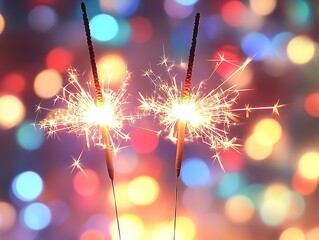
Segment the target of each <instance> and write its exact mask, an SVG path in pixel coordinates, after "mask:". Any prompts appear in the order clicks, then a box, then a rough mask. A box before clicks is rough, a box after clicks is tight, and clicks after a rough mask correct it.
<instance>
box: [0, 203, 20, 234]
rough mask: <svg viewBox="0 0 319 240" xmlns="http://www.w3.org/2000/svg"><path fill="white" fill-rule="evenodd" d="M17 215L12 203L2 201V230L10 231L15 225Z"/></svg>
mask: <svg viewBox="0 0 319 240" xmlns="http://www.w3.org/2000/svg"><path fill="white" fill-rule="evenodd" d="M16 215H17V213H16V210H15V208H14V206H13V205H12V204H10V203H8V202H4V201H0V232H5V231H8V230H10V229H11V228H12V227H13V226H14V223H15V221H16Z"/></svg>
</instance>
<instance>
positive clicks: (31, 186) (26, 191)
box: [12, 171, 44, 201]
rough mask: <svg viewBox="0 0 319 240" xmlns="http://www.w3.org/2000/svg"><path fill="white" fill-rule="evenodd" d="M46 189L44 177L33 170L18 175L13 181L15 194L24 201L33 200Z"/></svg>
mask: <svg viewBox="0 0 319 240" xmlns="http://www.w3.org/2000/svg"><path fill="white" fill-rule="evenodd" d="M43 189H44V184H43V180H42V178H41V177H40V176H39V174H37V173H36V172H33V171H26V172H23V173H20V174H19V175H17V176H16V177H15V178H14V179H13V182H12V191H13V193H14V195H15V196H16V197H17V198H18V199H20V200H22V201H33V200H35V199H36V198H38V197H39V196H40V194H41V193H42V191H43Z"/></svg>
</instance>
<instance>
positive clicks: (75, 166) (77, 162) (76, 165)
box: [70, 151, 88, 177]
mask: <svg viewBox="0 0 319 240" xmlns="http://www.w3.org/2000/svg"><path fill="white" fill-rule="evenodd" d="M82 154H83V151H82V152H81V153H80V154H79V156H78V157H77V158H74V157H72V159H73V163H72V165H71V166H70V168H71V172H73V171H74V169H78V170H80V171H81V172H82V173H83V174H84V175H85V176H86V177H87V176H88V175H87V173H86V172H85V171H84V169H83V167H82V164H81V157H82Z"/></svg>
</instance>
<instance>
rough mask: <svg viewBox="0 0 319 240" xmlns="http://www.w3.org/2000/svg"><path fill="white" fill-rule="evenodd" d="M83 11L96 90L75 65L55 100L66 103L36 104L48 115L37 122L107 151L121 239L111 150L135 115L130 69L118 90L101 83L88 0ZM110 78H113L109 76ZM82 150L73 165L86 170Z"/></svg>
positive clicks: (51, 132) (51, 133)
mask: <svg viewBox="0 0 319 240" xmlns="http://www.w3.org/2000/svg"><path fill="white" fill-rule="evenodd" d="M81 9H82V12H83V23H84V26H85V33H86V38H87V45H88V49H89V56H90V62H91V67H92V73H93V80H94V81H93V83H94V93H95V97H94V96H93V95H94V94H92V93H91V89H92V86H91V82H87V83H86V87H87V88H84V87H82V85H81V84H80V83H79V81H78V79H77V78H78V74H77V71H76V70H75V69H70V70H69V83H68V84H67V85H66V86H65V87H63V89H62V94H61V95H57V96H56V98H55V99H54V103H55V104H56V103H57V102H60V103H62V104H65V105H66V108H62V109H49V108H44V107H42V106H40V105H39V106H37V112H40V111H41V110H46V111H48V112H49V114H48V116H47V117H46V118H45V119H43V120H42V121H40V122H39V123H38V125H39V127H40V128H42V129H44V130H45V132H46V133H47V134H48V135H49V136H57V134H58V132H60V131H67V132H68V133H74V134H76V135H77V136H83V135H84V136H85V138H86V145H87V148H90V145H91V143H92V142H93V144H94V145H98V146H101V147H102V148H103V149H104V152H105V161H106V166H107V171H108V176H109V178H110V180H111V184H112V191H113V198H114V207H115V212H116V221H117V227H118V234H119V239H121V231H120V224H119V216H118V210H117V209H118V208H117V203H116V196H115V189H114V167H113V161H112V153H113V154H116V153H117V151H118V150H119V145H120V142H121V141H122V140H125V141H127V140H128V139H129V136H128V134H125V133H124V132H123V131H122V128H123V126H124V123H125V122H128V123H132V122H133V121H134V120H135V119H136V117H135V116H133V115H129V116H127V115H124V112H123V110H124V107H125V105H127V103H128V101H127V97H128V96H127V94H126V92H127V87H128V81H129V79H130V73H127V77H126V79H125V80H124V81H123V83H122V85H121V86H120V88H119V89H118V90H117V91H113V90H111V89H110V88H109V84H108V85H107V86H104V82H102V84H100V81H99V77H98V73H97V67H96V62H95V55H94V49H93V44H92V40H91V33H90V28H89V21H88V17H87V13H86V7H85V4H84V3H83V2H82V3H81ZM108 81H110V79H108ZM81 156H82V152H81V154H80V155H79V156H78V157H77V158H73V164H72V165H71V169H72V170H73V169H75V168H78V169H79V170H80V171H81V172H83V173H85V171H84V170H83V168H82V165H81V164H80V159H81Z"/></svg>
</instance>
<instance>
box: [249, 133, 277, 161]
mask: <svg viewBox="0 0 319 240" xmlns="http://www.w3.org/2000/svg"><path fill="white" fill-rule="evenodd" d="M260 140H262V141H260ZM244 148H245V152H246V154H247V155H248V156H249V157H250V158H251V159H252V160H256V161H261V160H265V159H267V158H268V157H269V156H270V154H271V153H272V150H273V146H272V145H271V144H269V142H267V141H263V139H261V138H260V137H258V135H256V134H252V135H250V136H249V137H248V138H247V139H246V142H245V146H244Z"/></svg>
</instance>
